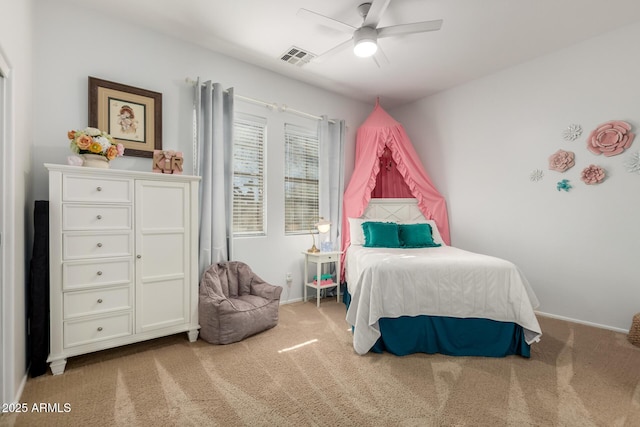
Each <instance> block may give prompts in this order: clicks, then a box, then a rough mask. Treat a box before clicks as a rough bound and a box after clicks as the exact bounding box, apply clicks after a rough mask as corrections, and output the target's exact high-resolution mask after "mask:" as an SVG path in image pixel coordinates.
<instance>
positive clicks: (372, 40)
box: [353, 27, 378, 58]
mask: <svg viewBox="0 0 640 427" xmlns="http://www.w3.org/2000/svg"><path fill="white" fill-rule="evenodd" d="M377 40H378V32H377V30H376V29H375V28H371V27H361V28H358V29H357V30H356V31H355V32H354V33H353V42H354V43H353V53H355V54H356V56H359V57H362V58H366V57H368V56H371V55H373V54H374V53H376V50H378V44H377Z"/></svg>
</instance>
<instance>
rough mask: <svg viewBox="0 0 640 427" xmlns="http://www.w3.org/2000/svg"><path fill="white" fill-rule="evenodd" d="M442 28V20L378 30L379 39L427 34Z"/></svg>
mask: <svg viewBox="0 0 640 427" xmlns="http://www.w3.org/2000/svg"><path fill="white" fill-rule="evenodd" d="M441 27H442V19H437V20H435V21H424V22H415V23H413V24H400V25H392V26H390V27H383V28H378V38H382V37H391V36H400V35H403V34H414V33H425V32H427V31H437V30H439V29H440V28H441Z"/></svg>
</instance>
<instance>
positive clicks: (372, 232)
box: [362, 221, 401, 248]
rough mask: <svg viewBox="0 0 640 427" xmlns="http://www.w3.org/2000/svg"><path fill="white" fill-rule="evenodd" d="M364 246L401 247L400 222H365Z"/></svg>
mask: <svg viewBox="0 0 640 427" xmlns="http://www.w3.org/2000/svg"><path fill="white" fill-rule="evenodd" d="M362 231H363V232H364V246H365V247H367V248H399V247H401V245H400V239H399V238H398V224H396V223H395V222H371V221H369V222H363V223H362Z"/></svg>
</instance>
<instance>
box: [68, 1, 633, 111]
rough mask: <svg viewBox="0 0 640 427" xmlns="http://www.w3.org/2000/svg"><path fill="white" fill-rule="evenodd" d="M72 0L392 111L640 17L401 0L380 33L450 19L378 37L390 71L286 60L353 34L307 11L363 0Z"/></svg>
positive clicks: (617, 4)
mask: <svg viewBox="0 0 640 427" xmlns="http://www.w3.org/2000/svg"><path fill="white" fill-rule="evenodd" d="M70 1H72V2H73V3H76V4H78V5H83V6H85V7H88V8H91V9H94V10H97V11H99V12H101V13H105V14H109V15H113V16H114V17H120V18H121V19H126V20H129V21H132V22H135V23H136V24H137V25H144V26H147V27H149V28H152V29H154V30H156V31H159V32H163V33H167V34H169V35H172V36H175V37H178V38H180V39H183V40H187V41H192V42H194V43H197V44H199V45H201V46H204V47H207V48H210V49H211V50H214V51H218V52H221V53H224V54H226V55H228V56H232V57H235V58H237V59H241V60H243V61H246V62H249V63H252V64H255V65H258V66H260V67H263V68H266V69H269V70H272V71H275V72H277V73H280V74H283V75H285V76H288V77H291V78H294V79H298V80H301V81H304V82H307V83H311V84H314V85H316V86H320V87H323V88H327V89H330V90H333V91H336V92H339V93H342V94H344V95H346V96H349V97H352V98H355V99H360V100H362V101H365V102H372V101H373V100H374V99H375V98H376V97H380V99H381V100H382V101H384V104H385V106H387V107H393V106H397V105H400V104H403V103H406V102H411V101H414V100H416V99H419V98H422V97H425V96H427V95H430V94H433V93H436V92H438V91H441V90H444V89H447V88H451V87H453V86H456V85H459V84H462V83H465V82H467V81H470V80H473V79H476V78H479V77H482V76H485V75H487V74H491V73H493V72H496V71H498V70H501V69H504V68H507V67H511V66H514V65H516V64H519V63H522V62H525V61H527V60H530V59H533V58H535V57H538V56H541V55H544V54H547V53H550V52H553V51H557V50H560V49H563V48H565V47H568V46H571V45H573V44H576V43H579V42H581V41H583V40H586V39H589V38H591V37H594V36H597V35H599V34H602V33H605V32H608V31H611V30H613V29H616V28H619V27H622V26H625V25H628V24H631V23H634V22H637V21H640V0H392V1H391V3H390V5H389V7H388V9H387V11H386V13H385V15H384V16H383V17H382V20H381V21H380V25H379V26H380V27H384V26H389V25H396V24H402V23H410V22H417V21H429V20H434V19H443V20H444V23H443V25H442V29H441V30H440V31H437V32H429V33H422V34H413V35H406V36H401V37H394V38H385V39H381V40H379V45H380V46H381V47H382V48H383V49H384V52H385V54H386V56H387V57H388V59H389V61H390V64H389V65H387V66H384V67H382V68H378V67H377V66H376V64H375V63H374V62H373V60H372V59H370V58H368V59H363V58H357V57H355V56H354V55H353V53H352V51H351V49H345V50H343V51H341V52H340V53H338V54H335V55H333V56H331V57H330V58H327V59H326V60H325V61H323V62H321V63H314V62H311V63H309V64H306V65H304V66H302V67H298V66H295V65H292V64H288V63H285V62H283V61H281V60H280V59H279V58H280V56H281V55H282V54H283V53H284V52H285V51H287V50H288V49H289V48H290V47H291V46H296V47H299V48H302V49H304V50H307V51H309V52H311V53H314V54H316V55H318V54H321V53H323V52H325V51H327V50H329V49H330V48H332V47H334V46H335V45H337V44H338V43H341V42H343V41H345V40H347V39H349V38H350V36H349V35H346V34H344V33H340V32H338V31H336V30H332V29H328V28H325V27H322V26H320V25H317V24H315V23H312V22H309V21H307V20H305V19H302V18H300V17H298V16H296V12H297V11H298V9H300V8H306V9H309V10H312V11H315V12H318V13H321V14H323V15H326V16H329V17H331V18H333V19H336V20H339V21H342V22H345V23H348V24H350V25H352V26H354V27H359V26H360V25H361V23H362V18H361V17H360V16H359V15H358V13H357V9H356V8H357V6H358V5H359V4H360V3H363V2H364V0H322V1H320V0H316V1H313V0H133V1H131V0H70ZM639 42H640V40H639ZM630 54H632V53H631V52H630ZM595 60H611V61H614V60H615V61H616V62H619V61H621V62H624V58H622V59H615V58H614V59H607V58H600V59H596V58H594V61H595ZM550 72H552V70H550Z"/></svg>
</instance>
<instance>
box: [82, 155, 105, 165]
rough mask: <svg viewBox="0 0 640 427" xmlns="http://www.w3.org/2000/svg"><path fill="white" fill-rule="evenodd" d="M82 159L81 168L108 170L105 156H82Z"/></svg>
mask: <svg viewBox="0 0 640 427" xmlns="http://www.w3.org/2000/svg"><path fill="white" fill-rule="evenodd" d="M82 158H83V160H84V162H83V163H82V166H86V167H90V168H102V169H109V159H107V158H106V157H105V156H101V155H100V154H83V155H82Z"/></svg>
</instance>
